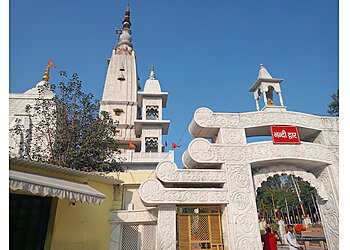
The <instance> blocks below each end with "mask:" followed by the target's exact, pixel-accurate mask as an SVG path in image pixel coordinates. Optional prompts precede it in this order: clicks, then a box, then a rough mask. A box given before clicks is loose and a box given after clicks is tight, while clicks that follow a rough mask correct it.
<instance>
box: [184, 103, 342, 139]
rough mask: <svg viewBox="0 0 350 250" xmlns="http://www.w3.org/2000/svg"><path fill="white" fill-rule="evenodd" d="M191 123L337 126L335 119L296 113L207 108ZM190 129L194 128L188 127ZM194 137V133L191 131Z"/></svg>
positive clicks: (246, 125)
mask: <svg viewBox="0 0 350 250" xmlns="http://www.w3.org/2000/svg"><path fill="white" fill-rule="evenodd" d="M192 123H196V124H197V125H198V126H199V127H207V128H220V127H232V128H233V127H234V128H247V127H258V126H270V125H271V124H279V125H294V126H300V127H307V128H312V129H316V130H322V129H328V128H334V127H337V125H338V119H337V118H325V117H320V116H315V115H309V114H303V113H297V112H289V111H287V112H283V113H274V112H249V113H239V114H238V113H213V111H211V110H210V109H208V108H199V109H197V110H196V112H195V114H194V118H193V121H192ZM190 127H191V128H192V129H194V128H195V126H190ZM191 134H193V135H195V134H196V132H195V131H191Z"/></svg>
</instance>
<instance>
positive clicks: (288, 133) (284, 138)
mask: <svg viewBox="0 0 350 250" xmlns="http://www.w3.org/2000/svg"><path fill="white" fill-rule="evenodd" d="M271 136H272V141H273V144H300V138H299V133H298V128H297V127H295V126H271Z"/></svg>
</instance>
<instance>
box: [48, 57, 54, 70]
mask: <svg viewBox="0 0 350 250" xmlns="http://www.w3.org/2000/svg"><path fill="white" fill-rule="evenodd" d="M47 65H49V66H50V67H54V68H56V65H55V64H54V63H53V62H52V61H51V59H49V60H48V61H47Z"/></svg>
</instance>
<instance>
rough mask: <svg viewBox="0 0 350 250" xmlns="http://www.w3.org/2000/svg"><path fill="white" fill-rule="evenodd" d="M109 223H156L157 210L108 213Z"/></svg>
mask: <svg viewBox="0 0 350 250" xmlns="http://www.w3.org/2000/svg"><path fill="white" fill-rule="evenodd" d="M109 221H110V223H145V222H157V209H150V210H134V211H128V210H118V211H110V212H109Z"/></svg>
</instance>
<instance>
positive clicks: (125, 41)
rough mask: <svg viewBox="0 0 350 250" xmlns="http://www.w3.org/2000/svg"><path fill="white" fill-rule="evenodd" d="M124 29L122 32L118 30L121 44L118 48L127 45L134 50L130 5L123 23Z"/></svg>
mask: <svg viewBox="0 0 350 250" xmlns="http://www.w3.org/2000/svg"><path fill="white" fill-rule="evenodd" d="M122 24H123V28H122V30H121V31H120V30H117V34H120V36H119V43H118V47H120V46H121V45H127V46H128V47H130V48H132V47H133V46H132V38H131V29H130V26H131V21H130V6H129V4H128V5H127V6H126V10H125V16H124V21H123V22H122Z"/></svg>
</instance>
